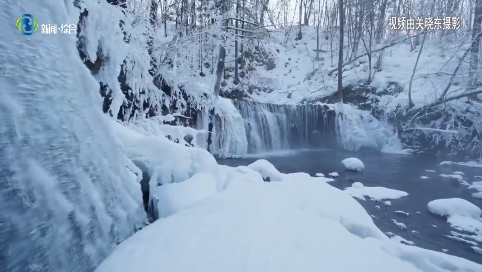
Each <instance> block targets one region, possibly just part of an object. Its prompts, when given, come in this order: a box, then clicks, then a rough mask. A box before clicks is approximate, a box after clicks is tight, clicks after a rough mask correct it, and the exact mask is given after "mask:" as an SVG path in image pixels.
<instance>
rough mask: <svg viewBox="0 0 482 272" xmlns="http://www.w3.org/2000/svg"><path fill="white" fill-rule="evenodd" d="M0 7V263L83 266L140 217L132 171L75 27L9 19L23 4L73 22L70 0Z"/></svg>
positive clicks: (26, 9)
mask: <svg viewBox="0 0 482 272" xmlns="http://www.w3.org/2000/svg"><path fill="white" fill-rule="evenodd" d="M0 10H1V12H0V24H1V25H2V26H4V28H3V30H2V31H1V32H0V97H1V99H0V245H1V246H0V270H1V271H11V272H16V271H19V272H25V271H79V272H80V271H82V272H84V271H92V270H93V268H94V267H95V266H96V265H97V264H98V263H99V262H100V261H101V260H103V259H104V258H105V257H106V256H107V255H108V254H109V253H110V252H111V251H112V250H113V249H114V247H115V246H116V245H117V244H118V243H119V242H121V241H122V240H124V239H125V238H127V237H128V236H130V235H131V234H132V233H133V232H134V231H135V230H136V229H138V228H140V227H142V226H143V224H144V222H145V214H144V211H143V209H142V196H141V191H140V185H139V178H140V174H139V173H140V171H139V169H138V168H137V167H135V166H134V165H133V164H132V163H131V162H130V161H129V160H128V159H127V158H126V157H125V156H124V155H123V154H122V153H121V152H120V150H119V149H118V147H117V145H116V144H115V143H114V142H113V141H112V133H111V131H110V130H109V127H108V126H107V125H106V120H105V119H104V118H105V116H104V115H103V114H102V111H101V100H100V96H99V95H98V90H99V87H98V83H97V82H96V81H95V80H94V79H93V77H92V76H91V75H90V73H89V71H88V70H87V68H85V66H84V65H83V63H82V61H81V60H80V58H79V57H78V52H77V50H76V36H75V35H73V34H71V35H69V34H60V33H57V34H55V35H54V34H52V35H42V34H41V33H40V31H41V29H40V27H39V30H38V31H37V33H35V34H33V35H30V36H23V35H21V34H20V33H19V31H18V29H16V28H15V27H10V26H12V25H13V26H15V21H16V20H17V18H18V17H19V16H21V15H22V14H25V13H32V14H33V15H34V16H35V17H36V19H37V21H38V22H39V23H40V24H49V23H50V24H57V25H59V26H60V25H61V24H74V23H77V21H78V18H79V10H78V9H77V8H75V7H74V6H73V3H71V2H70V3H69V1H61V0H52V1H26V0H21V1H13V0H6V1H1V2H0Z"/></svg>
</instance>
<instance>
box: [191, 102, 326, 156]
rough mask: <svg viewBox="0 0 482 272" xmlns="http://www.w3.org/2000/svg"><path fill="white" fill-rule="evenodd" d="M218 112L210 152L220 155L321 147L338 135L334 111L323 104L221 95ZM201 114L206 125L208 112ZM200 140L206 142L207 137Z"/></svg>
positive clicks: (200, 126)
mask: <svg viewBox="0 0 482 272" xmlns="http://www.w3.org/2000/svg"><path fill="white" fill-rule="evenodd" d="M215 112H216V122H215V123H216V125H215V126H214V128H213V144H212V147H211V152H212V153H213V154H214V155H216V156H218V157H223V158H226V157H236V156H243V155H246V154H248V153H260V152H266V151H273V150H286V149H296V148H309V147H315V148H317V147H318V148H319V147H323V146H324V145H328V143H329V141H331V140H334V139H336V134H335V131H334V127H335V125H334V122H335V118H334V117H335V113H334V111H330V110H327V108H325V107H323V106H320V105H299V106H290V105H274V104H262V103H256V102H249V101H231V100H229V99H226V98H220V99H219V100H218V103H217V106H216V111H215ZM198 116H199V117H198V123H197V128H198V129H207V127H208V123H209V114H208V112H207V111H204V112H201V113H200V114H199V115H198ZM199 141H200V143H198V144H199V145H200V146H203V144H202V142H206V139H201V138H200V139H199ZM204 145H205V144H204Z"/></svg>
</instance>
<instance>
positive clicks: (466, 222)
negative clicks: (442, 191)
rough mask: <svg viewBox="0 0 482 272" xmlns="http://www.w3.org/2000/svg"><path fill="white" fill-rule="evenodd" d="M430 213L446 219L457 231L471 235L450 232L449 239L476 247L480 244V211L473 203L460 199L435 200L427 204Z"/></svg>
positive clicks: (481, 239)
mask: <svg viewBox="0 0 482 272" xmlns="http://www.w3.org/2000/svg"><path fill="white" fill-rule="evenodd" d="M427 206H428V209H429V211H430V212H431V213H433V214H437V215H440V216H445V217H447V222H448V223H449V224H450V225H451V226H452V227H453V228H455V229H457V230H459V231H465V232H469V233H471V235H468V234H464V233H458V232H455V231H452V235H450V236H447V237H449V238H451V239H455V240H459V241H463V242H466V243H468V244H470V245H475V246H476V245H477V242H474V241H472V240H475V241H478V242H482V218H480V215H481V213H482V211H481V209H480V208H479V207H477V206H476V205H474V204H473V203H471V202H469V201H467V200H465V199H461V198H448V199H437V200H433V201H430V202H429V203H428V205H427Z"/></svg>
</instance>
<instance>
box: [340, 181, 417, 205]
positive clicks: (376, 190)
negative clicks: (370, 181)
mask: <svg viewBox="0 0 482 272" xmlns="http://www.w3.org/2000/svg"><path fill="white" fill-rule="evenodd" d="M344 192H346V193H348V194H349V195H351V196H353V197H356V198H358V199H361V200H365V197H369V198H370V199H372V200H377V201H382V200H385V199H398V198H401V197H404V196H407V195H408V193H406V192H403V191H399V190H395V189H389V188H385V187H365V186H363V184H362V183H360V182H355V183H353V184H352V186H351V187H348V188H346V189H345V190H344Z"/></svg>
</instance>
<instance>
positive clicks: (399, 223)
mask: <svg viewBox="0 0 482 272" xmlns="http://www.w3.org/2000/svg"><path fill="white" fill-rule="evenodd" d="M392 221H393V223H394V224H395V225H397V227H398V228H399V229H401V230H406V229H407V226H406V225H405V224H404V223H401V222H397V220H395V219H392Z"/></svg>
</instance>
